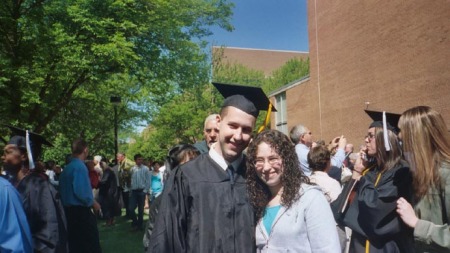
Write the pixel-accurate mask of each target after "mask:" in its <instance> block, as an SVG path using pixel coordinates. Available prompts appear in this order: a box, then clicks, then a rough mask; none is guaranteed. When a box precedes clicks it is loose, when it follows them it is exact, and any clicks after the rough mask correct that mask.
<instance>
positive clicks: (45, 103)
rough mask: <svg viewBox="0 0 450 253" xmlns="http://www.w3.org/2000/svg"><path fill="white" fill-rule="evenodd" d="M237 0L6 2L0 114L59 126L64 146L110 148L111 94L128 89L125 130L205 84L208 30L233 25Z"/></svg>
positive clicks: (31, 124)
mask: <svg viewBox="0 0 450 253" xmlns="http://www.w3.org/2000/svg"><path fill="white" fill-rule="evenodd" d="M231 7H232V5H231V4H230V3H227V1H225V0H211V1H206V0H190V1H185V0H103V1H92V0H66V1H43V0H24V1H4V2H3V3H2V5H0V98H1V99H0V113H1V115H2V118H3V121H4V122H7V123H10V124H14V125H20V126H22V127H26V128H29V129H32V130H34V131H35V132H38V133H44V135H46V136H47V137H50V139H53V137H54V136H57V135H58V134H61V135H62V136H58V138H61V139H62V140H64V141H61V142H60V141H58V142H57V143H61V144H62V143H67V141H68V140H71V139H73V138H74V137H76V136H80V135H82V136H84V137H85V138H86V139H88V140H89V141H90V143H91V144H92V145H93V148H92V149H91V150H92V151H96V152H111V151H110V150H111V148H109V147H111V144H112V128H113V124H112V122H113V121H112V106H111V105H110V103H109V97H110V95H120V96H121V97H122V100H123V104H122V105H121V106H120V108H119V109H120V110H119V118H120V124H121V130H123V129H125V130H126V129H130V128H131V126H132V125H134V124H136V123H137V122H140V121H142V120H148V116H147V115H149V114H151V115H153V114H154V113H155V112H156V111H157V110H158V108H159V107H160V106H162V105H163V104H165V103H166V102H167V101H170V100H171V99H172V97H173V96H176V95H177V94H179V93H180V92H181V91H182V90H184V89H186V88H189V87H192V86H196V85H198V84H201V83H205V82H206V80H208V71H209V65H208V64H207V56H206V54H205V51H204V50H203V47H204V46H205V45H206V44H205V41H204V38H205V37H206V36H208V35H210V34H211V32H210V31H209V29H208V27H210V26H211V25H218V26H220V27H222V28H224V29H227V30H231V29H232V27H231V25H230V24H229V18H230V17H231ZM193 41H197V42H193ZM58 145H59V144H58ZM106 147H108V148H106ZM58 148H59V147H58Z"/></svg>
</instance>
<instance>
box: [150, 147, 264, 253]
mask: <svg viewBox="0 0 450 253" xmlns="http://www.w3.org/2000/svg"><path fill="white" fill-rule="evenodd" d="M245 171H246V168H245V162H243V163H242V164H241V166H240V167H239V169H238V170H237V171H236V172H235V174H234V183H233V184H232V183H231V181H230V178H229V176H228V174H227V172H226V171H224V170H223V169H222V168H221V167H220V166H219V165H218V164H217V163H216V162H215V161H213V160H212V159H211V157H210V156H209V154H203V155H201V156H199V157H197V158H196V159H194V160H192V161H190V162H188V163H186V164H184V165H182V166H181V167H179V168H177V169H176V170H174V171H173V172H172V174H171V176H170V177H169V180H168V182H167V183H166V185H165V187H166V189H165V190H164V193H163V196H162V200H161V206H160V212H159V214H158V216H157V219H156V224H155V228H154V230H153V233H152V235H151V237H150V244H149V248H148V251H147V252H155V253H156V252H195V253H197V252H198V253H201V252H204V253H213V252H227V253H234V252H254V251H255V240H254V234H255V231H254V213H253V209H252V206H251V205H250V203H249V200H248V195H247V186H246V182H245Z"/></svg>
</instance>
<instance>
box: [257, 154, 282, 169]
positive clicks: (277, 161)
mask: <svg viewBox="0 0 450 253" xmlns="http://www.w3.org/2000/svg"><path fill="white" fill-rule="evenodd" d="M266 160H267V161H268V162H269V164H270V165H271V166H280V165H281V157H279V156H278V157H269V158H267V159H264V158H258V159H256V160H255V163H254V164H255V167H256V168H261V167H264V164H266Z"/></svg>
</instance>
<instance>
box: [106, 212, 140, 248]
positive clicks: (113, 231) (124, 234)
mask: <svg viewBox="0 0 450 253" xmlns="http://www.w3.org/2000/svg"><path fill="white" fill-rule="evenodd" d="M136 213H137V209H136ZM147 219H148V216H147V214H145V213H144V224H147ZM103 224H105V221H104V220H98V222H97V225H98V231H99V234H100V245H101V246H102V251H103V253H116V252H117V253H142V252H144V246H143V245H142V238H143V236H144V230H142V231H133V232H132V231H131V220H127V219H125V218H124V217H123V216H121V217H116V225H115V226H112V227H105V226H103Z"/></svg>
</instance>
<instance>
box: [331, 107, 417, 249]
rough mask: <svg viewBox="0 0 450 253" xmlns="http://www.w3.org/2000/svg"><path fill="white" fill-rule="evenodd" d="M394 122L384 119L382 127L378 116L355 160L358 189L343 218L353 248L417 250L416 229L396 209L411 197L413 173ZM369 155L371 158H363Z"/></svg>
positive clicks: (354, 176)
mask: <svg viewBox="0 0 450 253" xmlns="http://www.w3.org/2000/svg"><path fill="white" fill-rule="evenodd" d="M380 119H381V116H380ZM390 122H392V121H390ZM397 122H398V118H397ZM392 125H394V126H396V125H397V123H396V122H394V123H393V124H392ZM392 125H391V124H389V122H385V127H383V122H382V121H380V120H377V121H374V122H373V123H372V124H371V125H370V126H369V129H368V134H367V136H366V138H365V142H366V147H365V150H362V151H361V152H360V154H361V155H362V156H361V157H359V158H358V159H357V161H356V163H355V167H354V170H353V178H354V179H356V180H359V182H357V186H356V187H355V189H357V193H356V196H355V197H354V199H353V201H352V202H351V204H350V206H349V208H348V210H347V211H346V213H345V215H344V219H343V220H344V224H345V225H346V226H348V227H349V228H351V229H352V238H351V242H350V252H356V253H360V252H361V253H367V252H370V253H376V252H380V253H381V252H389V253H391V252H404V253H410V252H414V247H413V231H412V230H411V229H410V228H408V227H407V226H406V225H405V224H404V223H403V222H402V221H401V219H400V216H399V215H398V214H397V212H396V209H397V200H398V199H399V198H400V197H403V198H405V199H408V200H411V199H412V196H413V192H412V174H411V172H410V170H409V166H408V164H407V163H406V162H405V161H403V160H402V151H401V147H400V143H399V139H398V137H397V135H396V134H397V130H396V128H395V127H394V126H392ZM385 140H388V142H385ZM366 155H367V157H368V161H367V162H363V160H364V159H362V157H363V156H366ZM351 182H353V180H352V181H351ZM340 197H346V194H341V195H340ZM337 202H342V201H341V200H338V201H337Z"/></svg>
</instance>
